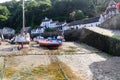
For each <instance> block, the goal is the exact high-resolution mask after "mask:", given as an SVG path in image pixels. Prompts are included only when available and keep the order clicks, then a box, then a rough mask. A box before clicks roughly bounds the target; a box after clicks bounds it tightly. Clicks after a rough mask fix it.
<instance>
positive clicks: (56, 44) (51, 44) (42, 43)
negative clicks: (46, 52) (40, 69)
mask: <svg viewBox="0 0 120 80" xmlns="http://www.w3.org/2000/svg"><path fill="white" fill-rule="evenodd" d="M38 43H39V46H42V47H48V48H58V47H59V46H61V45H62V40H58V39H54V40H49V39H45V40H39V41H38Z"/></svg>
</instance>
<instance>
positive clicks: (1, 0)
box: [0, 0, 11, 3]
mask: <svg viewBox="0 0 120 80" xmlns="http://www.w3.org/2000/svg"><path fill="white" fill-rule="evenodd" d="M6 1H11V0H0V3H3V2H6Z"/></svg>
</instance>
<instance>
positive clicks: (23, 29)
mask: <svg viewBox="0 0 120 80" xmlns="http://www.w3.org/2000/svg"><path fill="white" fill-rule="evenodd" d="M22 3H23V28H22V31H23V32H24V31H25V1H24V0H23V2H22ZM23 32H22V33H23Z"/></svg>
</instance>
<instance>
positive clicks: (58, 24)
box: [40, 17, 66, 29]
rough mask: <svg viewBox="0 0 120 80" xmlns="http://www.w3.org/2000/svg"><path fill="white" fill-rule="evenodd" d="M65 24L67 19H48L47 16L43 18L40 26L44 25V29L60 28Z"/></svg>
mask: <svg viewBox="0 0 120 80" xmlns="http://www.w3.org/2000/svg"><path fill="white" fill-rule="evenodd" d="M65 24H66V21H65V22H59V21H53V20H52V19H48V18H47V17H45V19H43V21H42V23H41V24H40V26H41V27H43V28H44V29H45V28H51V29H53V28H55V29H57V28H58V29H60V27H62V26H64V25H65Z"/></svg>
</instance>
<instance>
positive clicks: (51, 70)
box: [32, 62, 65, 80]
mask: <svg viewBox="0 0 120 80" xmlns="http://www.w3.org/2000/svg"><path fill="white" fill-rule="evenodd" d="M32 73H34V74H35V75H37V76H39V77H41V78H43V77H44V76H46V77H48V78H49V80H65V78H64V76H63V75H62V73H61V71H60V69H59V66H58V63H56V62H53V63H51V64H50V65H47V66H43V65H40V66H38V67H36V68H34V69H33V70H32Z"/></svg>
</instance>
